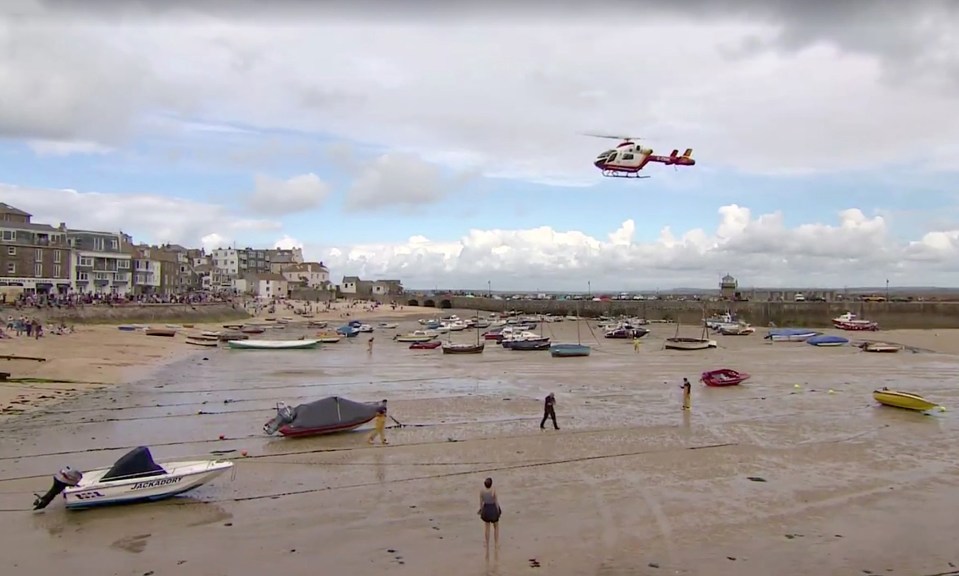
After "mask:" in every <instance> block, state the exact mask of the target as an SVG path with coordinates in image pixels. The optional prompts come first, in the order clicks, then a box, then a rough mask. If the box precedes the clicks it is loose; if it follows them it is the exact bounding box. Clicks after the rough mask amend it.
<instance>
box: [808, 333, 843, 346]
mask: <svg viewBox="0 0 959 576" xmlns="http://www.w3.org/2000/svg"><path fill="white" fill-rule="evenodd" d="M806 344H811V345H813V346H843V345H845V344H849V339H848V338H843V337H842V336H833V335H832V334H820V335H819V336H813V337H812V338H809V339H807V340H806Z"/></svg>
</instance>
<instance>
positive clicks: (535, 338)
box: [499, 332, 549, 349]
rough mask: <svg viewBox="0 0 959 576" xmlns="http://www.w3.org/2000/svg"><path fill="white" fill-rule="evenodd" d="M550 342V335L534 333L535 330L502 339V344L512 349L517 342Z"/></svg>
mask: <svg viewBox="0 0 959 576" xmlns="http://www.w3.org/2000/svg"><path fill="white" fill-rule="evenodd" d="M523 343H528V344H549V336H540V335H539V334H534V333H533V332H525V333H523V334H519V335H517V336H514V337H512V338H503V339H502V340H500V343H499V344H500V346H502V347H503V348H506V349H510V348H512V347H513V346H516V345H517V344H523Z"/></svg>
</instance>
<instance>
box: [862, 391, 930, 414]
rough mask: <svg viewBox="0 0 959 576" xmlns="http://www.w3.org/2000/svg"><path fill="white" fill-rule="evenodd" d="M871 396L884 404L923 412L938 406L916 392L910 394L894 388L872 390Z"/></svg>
mask: <svg viewBox="0 0 959 576" xmlns="http://www.w3.org/2000/svg"><path fill="white" fill-rule="evenodd" d="M872 397H873V398H875V399H876V402H879V403H880V404H882V405H884V406H893V407H895V408H905V409H906V410H918V411H919V412H925V411H926V410H932V409H933V408H938V407H939V405H938V404H933V403H932V402H930V401H928V400H926V399H925V398H923V397H922V396H920V395H918V394H910V393H909V392H899V391H896V390H886V389H882V390H873V392H872Z"/></svg>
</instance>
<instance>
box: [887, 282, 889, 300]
mask: <svg viewBox="0 0 959 576" xmlns="http://www.w3.org/2000/svg"><path fill="white" fill-rule="evenodd" d="M886 302H889V279H888V278H886Z"/></svg>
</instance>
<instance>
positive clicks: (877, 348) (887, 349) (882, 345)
mask: <svg viewBox="0 0 959 576" xmlns="http://www.w3.org/2000/svg"><path fill="white" fill-rule="evenodd" d="M859 347H860V348H861V349H862V351H863V352H880V353H887V354H888V353H894V352H899V351H900V350H902V346H900V345H899V344H889V343H888V342H864V343H863V344H861V345H860V346H859Z"/></svg>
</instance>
